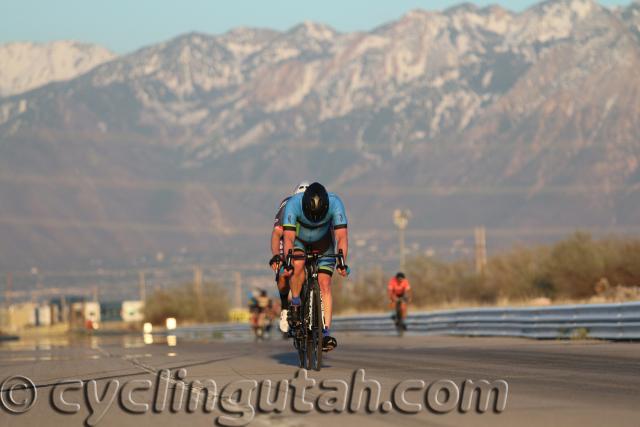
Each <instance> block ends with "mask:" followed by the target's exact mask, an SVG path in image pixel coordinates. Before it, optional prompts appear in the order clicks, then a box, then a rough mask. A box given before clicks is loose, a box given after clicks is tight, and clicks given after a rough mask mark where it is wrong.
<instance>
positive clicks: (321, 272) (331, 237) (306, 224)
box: [282, 182, 349, 351]
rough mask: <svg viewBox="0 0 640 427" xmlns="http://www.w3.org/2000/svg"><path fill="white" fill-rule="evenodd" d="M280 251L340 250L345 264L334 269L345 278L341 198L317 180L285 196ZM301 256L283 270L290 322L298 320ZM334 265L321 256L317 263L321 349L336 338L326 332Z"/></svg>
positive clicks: (345, 244) (346, 244)
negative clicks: (288, 291) (288, 289)
mask: <svg viewBox="0 0 640 427" xmlns="http://www.w3.org/2000/svg"><path fill="white" fill-rule="evenodd" d="M282 227H283V229H284V253H285V254H287V253H289V250H290V249H293V250H294V253H295V252H297V253H304V252H305V250H306V248H307V247H310V248H311V250H313V251H317V252H319V253H321V254H323V253H333V252H334V251H335V247H337V249H338V250H342V252H343V256H344V261H345V265H344V267H343V268H339V269H338V273H339V274H340V275H341V276H343V277H345V276H347V274H348V271H349V269H348V267H347V266H346V261H347V253H348V250H349V242H348V233H347V215H346V213H345V209H344V205H343V204H342V200H340V198H339V197H338V196H337V195H335V194H333V193H327V190H326V189H325V188H324V187H323V186H322V184H320V183H318V182H314V183H313V184H311V185H309V187H307V189H306V190H305V192H304V193H303V194H296V195H294V196H292V197H291V199H289V201H288V202H287V204H286V206H285V210H284V218H283V225H282ZM304 263H305V260H304V259H295V260H293V266H292V268H291V269H290V270H286V271H285V272H284V274H285V276H286V277H289V276H290V277H291V279H290V285H291V296H292V298H291V304H290V306H289V308H290V310H291V321H292V322H294V323H296V322H299V321H300V304H301V301H300V292H301V290H302V284H303V282H304V280H305V269H304ZM334 267H335V260H333V259H329V258H324V259H321V260H320V261H319V263H318V284H319V285H320V292H321V294H322V301H323V304H324V320H325V322H324V323H325V328H324V329H323V331H322V332H323V339H322V347H323V350H325V351H330V350H333V349H334V348H335V347H336V346H337V345H338V343H337V341H336V339H335V338H334V337H332V336H331V334H330V327H331V314H332V299H331V276H332V274H333V270H334Z"/></svg>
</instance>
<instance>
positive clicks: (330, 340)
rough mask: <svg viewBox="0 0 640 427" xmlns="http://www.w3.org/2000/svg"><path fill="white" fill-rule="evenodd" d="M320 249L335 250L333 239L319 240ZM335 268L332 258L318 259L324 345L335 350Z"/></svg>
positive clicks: (323, 251)
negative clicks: (333, 325) (331, 328)
mask: <svg viewBox="0 0 640 427" xmlns="http://www.w3.org/2000/svg"><path fill="white" fill-rule="evenodd" d="M318 243H319V244H318V250H319V251H320V252H322V253H323V254H325V255H326V254H329V253H332V252H333V251H334V245H333V239H332V238H330V236H329V238H328V239H327V238H325V239H323V241H321V242H318ZM334 268H335V260H334V259H332V258H321V259H320V260H319V261H318V285H320V293H321V295H322V304H323V305H324V313H323V314H324V323H325V328H324V331H323V334H324V338H323V347H324V349H325V350H327V351H329V350H333V349H334V348H335V347H336V346H337V345H338V342H337V341H336V339H335V338H334V337H332V336H331V333H330V327H331V318H332V315H333V296H332V295H331V278H332V276H333V271H334Z"/></svg>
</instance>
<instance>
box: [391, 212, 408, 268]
mask: <svg viewBox="0 0 640 427" xmlns="http://www.w3.org/2000/svg"><path fill="white" fill-rule="evenodd" d="M409 218H411V211H410V210H408V209H405V210H401V209H396V210H395V211H393V223H394V224H395V225H396V227H397V228H398V239H399V241H400V271H404V256H405V250H404V230H405V229H406V228H407V224H409Z"/></svg>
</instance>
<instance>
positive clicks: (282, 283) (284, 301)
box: [276, 266, 289, 310]
mask: <svg viewBox="0 0 640 427" xmlns="http://www.w3.org/2000/svg"><path fill="white" fill-rule="evenodd" d="M283 273H284V266H281V267H280V269H279V270H278V274H277V275H276V284H277V285H278V293H279V294H280V308H281V309H282V310H286V309H287V308H288V307H289V280H287V278H286V277H284V274H283Z"/></svg>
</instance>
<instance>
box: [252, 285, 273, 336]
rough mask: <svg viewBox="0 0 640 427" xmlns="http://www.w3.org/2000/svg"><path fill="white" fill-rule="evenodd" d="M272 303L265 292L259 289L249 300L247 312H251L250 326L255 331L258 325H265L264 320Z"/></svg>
mask: <svg viewBox="0 0 640 427" xmlns="http://www.w3.org/2000/svg"><path fill="white" fill-rule="evenodd" d="M272 304H273V302H272V301H271V298H269V296H268V295H267V291H266V290H264V289H260V290H258V291H254V292H253V295H252V296H251V298H250V299H249V311H250V312H251V326H252V327H253V328H254V329H255V328H257V327H258V326H260V325H265V318H266V315H267V312H268V310H270V309H271V306H272Z"/></svg>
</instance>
